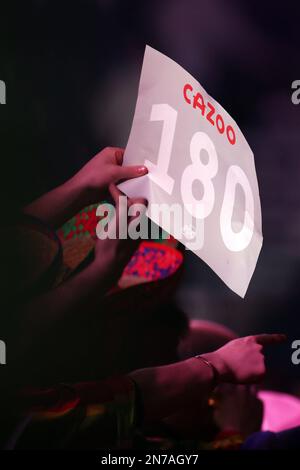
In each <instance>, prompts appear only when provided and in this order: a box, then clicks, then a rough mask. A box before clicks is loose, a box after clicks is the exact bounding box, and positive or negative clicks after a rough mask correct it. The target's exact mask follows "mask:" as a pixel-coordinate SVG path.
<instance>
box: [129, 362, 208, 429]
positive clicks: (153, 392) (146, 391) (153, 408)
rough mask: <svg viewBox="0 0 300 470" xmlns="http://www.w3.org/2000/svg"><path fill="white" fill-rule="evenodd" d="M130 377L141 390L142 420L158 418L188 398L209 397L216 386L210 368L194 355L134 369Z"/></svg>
mask: <svg viewBox="0 0 300 470" xmlns="http://www.w3.org/2000/svg"><path fill="white" fill-rule="evenodd" d="M130 377H131V378H132V379H133V380H134V381H135V382H136V384H137V386H138V387H139V389H140V391H141V396H142V401H143V408H144V420H145V423H147V422H153V421H158V420H161V419H163V418H165V417H167V416H170V415H172V414H173V413H176V412H178V411H180V410H181V409H182V408H184V407H185V406H186V404H187V403H188V402H192V401H194V400H196V401H198V400H199V399H200V398H205V397H208V396H209V394H210V393H211V392H212V391H213V389H214V387H215V380H214V375H213V373H212V370H211V368H210V367H209V366H207V365H206V364H205V363H204V362H200V361H199V360H197V359H195V358H191V359H187V360H185V361H182V362H178V363H175V364H170V365H166V366H161V367H153V368H148V369H141V370H137V371H134V372H132V373H131V374H130Z"/></svg>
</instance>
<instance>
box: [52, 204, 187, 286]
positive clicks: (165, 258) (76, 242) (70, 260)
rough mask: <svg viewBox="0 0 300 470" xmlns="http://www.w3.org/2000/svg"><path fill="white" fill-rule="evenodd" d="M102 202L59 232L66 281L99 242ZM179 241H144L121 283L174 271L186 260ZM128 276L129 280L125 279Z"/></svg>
mask: <svg viewBox="0 0 300 470" xmlns="http://www.w3.org/2000/svg"><path fill="white" fill-rule="evenodd" d="M97 207H98V204H94V205H91V206H88V207H86V208H84V209H83V210H81V211H80V212H79V213H78V214H76V215H75V216H74V217H72V218H71V219H70V220H69V221H67V222H66V223H65V224H64V225H63V226H62V227H61V228H60V229H59V230H58V232H57V235H58V237H59V239H60V241H61V243H62V247H63V259H64V266H65V271H64V275H63V276H62V277H61V278H60V282H61V281H62V280H64V279H65V278H66V277H67V276H68V275H69V274H70V273H71V272H72V271H73V270H74V269H76V267H77V266H78V265H79V264H80V263H81V262H82V261H83V260H84V259H85V258H86V257H87V255H88V254H89V253H90V252H91V251H92V249H93V247H94V244H95V241H96V226H97V223H98V222H99V220H100V217H98V216H96V209H97ZM176 244H177V241H176V240H175V239H174V238H173V237H170V238H169V239H166V238H165V236H163V237H162V238H161V239H159V240H155V241H153V240H152V241H142V242H141V244H140V246H139V248H138V249H137V251H136V252H135V253H134V255H133V257H132V258H131V260H130V261H129V263H128V265H127V266H126V268H125V269H124V272H123V274H122V278H123V279H121V282H120V285H121V286H125V285H126V286H128V279H129V278H131V280H132V283H133V284H136V281H134V278H136V279H140V280H141V281H142V282H146V281H147V282H149V281H157V280H159V279H164V278H166V277H169V276H171V275H172V274H174V273H175V272H176V271H177V269H178V268H179V266H180V265H181V264H182V262H183V256H182V254H181V253H180V252H179V251H178V250H176V249H175V246H176ZM124 278H126V280H125V282H123V280H124Z"/></svg>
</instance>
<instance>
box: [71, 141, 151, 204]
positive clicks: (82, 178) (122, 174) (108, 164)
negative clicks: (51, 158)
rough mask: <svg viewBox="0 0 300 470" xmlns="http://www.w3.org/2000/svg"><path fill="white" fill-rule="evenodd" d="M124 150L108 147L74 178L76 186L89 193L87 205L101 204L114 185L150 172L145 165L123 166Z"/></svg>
mask: <svg viewBox="0 0 300 470" xmlns="http://www.w3.org/2000/svg"><path fill="white" fill-rule="evenodd" d="M123 155H124V149H122V148H119V147H106V148H105V149H103V150H101V152H99V153H97V155H95V156H94V157H93V158H92V159H91V160H90V161H89V162H88V163H86V165H84V167H83V168H82V169H81V170H80V171H79V172H78V173H76V175H75V176H74V177H73V178H72V180H73V183H75V185H76V186H80V187H81V188H83V189H84V190H85V191H86V192H87V193H88V195H87V201H86V202H87V204H92V203H96V202H99V201H100V199H101V197H103V195H104V193H105V192H106V191H107V190H108V187H109V185H110V184H112V183H117V182H120V181H121V180H127V179H131V178H137V177H139V176H143V175H145V174H146V173H147V172H148V170H147V168H146V167H145V166H144V165H136V166H122V164H123Z"/></svg>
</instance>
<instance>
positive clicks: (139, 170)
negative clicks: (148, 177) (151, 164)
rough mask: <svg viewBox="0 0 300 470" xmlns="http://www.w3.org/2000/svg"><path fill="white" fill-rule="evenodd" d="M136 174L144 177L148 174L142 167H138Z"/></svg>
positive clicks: (146, 169)
mask: <svg viewBox="0 0 300 470" xmlns="http://www.w3.org/2000/svg"><path fill="white" fill-rule="evenodd" d="M137 172H138V173H139V174H140V175H145V174H146V173H148V168H146V167H145V166H144V165H142V166H139V167H138V169H137Z"/></svg>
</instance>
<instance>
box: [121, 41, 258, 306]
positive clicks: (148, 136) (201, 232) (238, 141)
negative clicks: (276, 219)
mask: <svg viewBox="0 0 300 470" xmlns="http://www.w3.org/2000/svg"><path fill="white" fill-rule="evenodd" d="M124 164H126V165H135V164H145V165H146V166H147V167H148V169H149V174H148V175H146V176H143V177H141V178H138V179H135V180H131V181H127V182H125V183H122V184H121V185H120V189H121V190H122V191H123V192H124V193H125V194H127V195H128V196H129V197H137V196H142V197H145V198H147V199H148V202H149V207H148V213H147V215H148V216H149V217H150V219H151V220H153V222H155V223H157V224H158V225H160V226H161V227H162V228H163V229H164V230H165V231H167V232H168V233H171V235H173V236H174V237H175V238H178V239H180V241H181V242H182V243H183V244H184V245H185V246H186V247H187V248H188V249H190V250H192V251H193V252H194V253H195V254H196V255H197V256H199V258H201V259H202V260H204V261H205V262H206V263H207V264H208V265H209V266H210V267H211V268H212V269H213V270H214V271H215V272H216V273H217V274H218V275H219V276H220V278H221V279H222V280H223V281H224V282H225V283H226V284H227V285H228V286H229V287H230V288H231V289H232V290H233V291H234V292H236V293H237V294H239V295H240V296H241V297H244V296H245V293H246V291H247V288H248V285H249V282H250V280H251V277H252V274H253V271H254V269H255V266H256V263H257V259H258V256H259V252H260V250H261V246H262V228H261V208H260V199H259V190H258V184H257V177H256V172H255V164H254V157H253V153H252V151H251V149H250V147H249V145H248V143H247V141H246V139H245V137H244V136H243V134H242V132H241V130H240V129H239V127H238V126H237V124H236V122H235V121H234V120H233V119H232V118H231V117H230V116H229V114H228V113H227V112H226V111H225V110H224V109H223V108H222V106H220V105H219V103H217V102H216V101H215V100H214V99H213V98H211V97H210V96H209V95H208V94H207V93H206V91H205V90H204V89H203V88H202V86H201V85H200V84H199V83H198V82H197V81H196V80H195V79H194V78H193V77H192V76H191V75H190V74H189V73H188V72H186V71H185V70H184V69H183V68H182V67H180V66H179V65H178V64H176V62H174V61H173V60H171V59H169V58H168V57H166V56H165V55H163V54H161V53H160V52H158V51H156V50H155V49H152V48H151V47H149V46H147V47H146V50H145V55H144V62H143V68H142V73H141V79H140V85H139V92H138V99H137V104H136V109H135V115H134V119H133V124H132V129H131V133H130V137H129V141H128V144H127V147H126V151H125V156H124ZM174 204H175V205H177V206H178V205H179V204H180V207H181V208H182V211H183V218H182V220H181V221H180V226H181V233H179V235H181V237H179V235H178V229H177V230H175V229H174V227H173V225H172V223H171V218H170V217H164V218H163V220H162V217H161V214H160V213H159V210H157V207H158V205H160V206H161V205H164V206H163V207H164V211H172V207H174ZM154 209H155V210H154ZM174 213H175V211H174ZM175 225H176V224H175ZM177 226H178V223H177ZM177 228H178V227H177ZM175 232H176V233H175ZM194 238H195V240H193V239H194Z"/></svg>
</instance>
